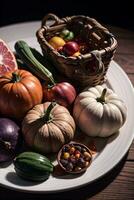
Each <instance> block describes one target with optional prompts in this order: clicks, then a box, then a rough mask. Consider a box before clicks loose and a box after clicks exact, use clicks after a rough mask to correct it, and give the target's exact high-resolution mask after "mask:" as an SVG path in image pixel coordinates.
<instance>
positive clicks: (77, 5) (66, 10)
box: [0, 0, 134, 30]
mask: <svg viewBox="0 0 134 200" xmlns="http://www.w3.org/2000/svg"><path fill="white" fill-rule="evenodd" d="M131 2H132V1H130V0H126V1H124V0H122V1H120V0H116V1H112V0H107V1H103V0H100V1H97V0H92V1H91V0H81V1H77V0H42V1H41V0H37V1H36V0H33V1H31V0H27V1H26V0H21V1H20V0H18V1H14V0H12V1H10V0H9V1H8V0H7V1H6V0H1V6H0V7H1V11H0V26H5V25H9V24H13V23H19V22H25V21H34V20H41V19H42V18H43V16H44V15H45V14H47V13H49V12H52V13H55V14H56V15H58V16H59V17H65V16H71V15H76V14H83V15H88V16H90V17H94V18H96V19H97V20H98V21H99V22H100V23H102V24H109V25H115V26H119V27H123V28H127V29H131V30H134V11H133V10H134V7H133V5H131Z"/></svg>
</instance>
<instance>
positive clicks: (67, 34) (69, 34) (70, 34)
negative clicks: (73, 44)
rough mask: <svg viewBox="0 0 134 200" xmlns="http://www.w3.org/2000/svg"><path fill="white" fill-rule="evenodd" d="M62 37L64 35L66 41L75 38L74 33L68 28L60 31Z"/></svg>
mask: <svg viewBox="0 0 134 200" xmlns="http://www.w3.org/2000/svg"><path fill="white" fill-rule="evenodd" d="M60 37H62V38H63V39H64V40H65V41H70V40H73V39H74V33H73V32H72V31H69V30H68V29H63V30H62V31H61V33H60Z"/></svg>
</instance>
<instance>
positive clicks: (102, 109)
mask: <svg viewBox="0 0 134 200" xmlns="http://www.w3.org/2000/svg"><path fill="white" fill-rule="evenodd" d="M126 113H127V108H126V106H125V104H124V102H123V101H122V100H121V99H120V98H119V97H118V96H117V94H115V92H113V91H112V90H111V89H109V88H104V87H103V86H100V85H98V86H95V87H91V88H89V89H87V90H85V91H83V92H82V93H80V94H79V95H78V96H77V98H76V100H75V102H74V108H73V116H74V119H75V122H76V124H77V125H78V126H79V127H80V129H81V130H82V131H83V132H84V133H85V134H87V135H89V136H99V137H107V136H110V135H112V134H114V133H116V132H117V131H118V130H119V129H120V128H121V127H122V126H123V124H124V123H125V121H126V115H127V114H126Z"/></svg>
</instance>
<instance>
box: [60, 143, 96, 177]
mask: <svg viewBox="0 0 134 200" xmlns="http://www.w3.org/2000/svg"><path fill="white" fill-rule="evenodd" d="M72 147H73V148H72ZM74 149H75V151H74V153H71V151H72V150H74ZM85 152H86V153H85ZM78 154H80V157H79V155H78ZM86 154H87V155H88V157H86V156H85V155H86ZM65 155H66V158H64V157H65ZM68 156H69V157H68ZM67 157H68V158H67ZM57 161H58V164H59V165H60V167H61V168H62V169H63V170H64V171H65V172H67V173H70V174H79V173H82V172H85V171H86V170H87V168H88V167H89V166H90V164H91V161H92V153H91V151H90V150H89V148H88V147H87V146H86V145H84V144H82V143H77V142H70V143H68V144H65V145H64V146H63V147H62V148H61V149H60V151H59V152H58V156H57ZM70 163H71V164H70ZM70 166H71V168H70V169H69V167H70ZM72 166H73V167H72Z"/></svg>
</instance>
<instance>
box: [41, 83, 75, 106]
mask: <svg viewBox="0 0 134 200" xmlns="http://www.w3.org/2000/svg"><path fill="white" fill-rule="evenodd" d="M43 95H44V101H56V102H57V103H59V104H60V105H62V106H65V107H68V106H69V105H71V104H72V103H73V101H74V100H75V97H76V90H75V88H74V86H72V85H71V84H70V83H68V82H62V83H58V84H56V85H54V86H52V87H46V86H45V84H44V85H43Z"/></svg>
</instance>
